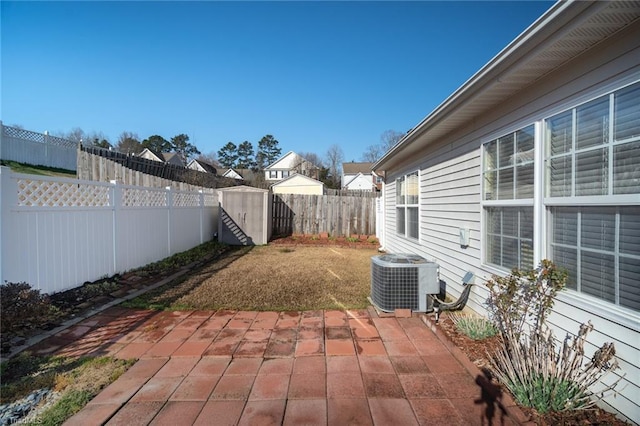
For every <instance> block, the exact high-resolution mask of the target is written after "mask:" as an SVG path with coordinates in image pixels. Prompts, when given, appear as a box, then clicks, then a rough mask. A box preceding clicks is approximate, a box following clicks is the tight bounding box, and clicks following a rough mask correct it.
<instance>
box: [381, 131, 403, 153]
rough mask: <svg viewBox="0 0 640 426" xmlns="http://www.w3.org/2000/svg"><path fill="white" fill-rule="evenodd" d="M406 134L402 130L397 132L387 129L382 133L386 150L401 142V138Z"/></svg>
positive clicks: (383, 145)
mask: <svg viewBox="0 0 640 426" xmlns="http://www.w3.org/2000/svg"><path fill="white" fill-rule="evenodd" d="M403 136H404V133H402V132H396V131H395V130H385V131H384V132H382V135H380V142H381V144H382V149H383V150H384V152H387V151H389V150H390V149H391V148H393V146H394V145H395V144H397V143H398V142H400V139H402V137H403Z"/></svg>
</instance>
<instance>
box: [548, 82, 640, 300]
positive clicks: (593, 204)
mask: <svg viewBox="0 0 640 426" xmlns="http://www.w3.org/2000/svg"><path fill="white" fill-rule="evenodd" d="M545 139H546V140H545V142H546V155H545V157H546V158H545V162H546V167H545V173H546V183H547V184H546V189H545V195H546V197H545V204H546V206H547V208H548V211H549V215H550V218H551V219H550V223H549V226H550V234H551V235H550V241H549V257H550V258H551V259H553V260H554V262H556V263H558V264H559V265H561V266H563V267H565V268H566V269H567V271H568V273H569V277H568V287H569V288H571V289H573V290H575V291H578V292H580V293H583V294H588V295H590V296H593V297H597V298H599V299H602V300H605V301H608V302H611V303H614V304H616V305H620V306H622V307H626V308H630V309H633V310H636V311H640V201H639V200H640V197H638V194H640V83H635V84H633V85H630V86H628V87H625V88H623V89H620V90H618V91H616V92H613V93H610V94H608V95H605V96H602V97H599V98H597V99H594V100H592V101H590V102H587V103H585V104H583V105H580V106H577V107H575V108H573V109H571V110H568V111H565V112H562V113H560V114H557V115H555V116H553V117H550V118H549V119H547V120H546V121H545Z"/></svg>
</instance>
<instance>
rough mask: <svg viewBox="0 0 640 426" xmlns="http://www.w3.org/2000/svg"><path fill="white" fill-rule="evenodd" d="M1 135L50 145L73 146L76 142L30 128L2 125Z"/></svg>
mask: <svg viewBox="0 0 640 426" xmlns="http://www.w3.org/2000/svg"><path fill="white" fill-rule="evenodd" d="M2 136H3V137H8V138H15V139H23V140H26V141H30V142H39V143H49V144H51V145H59V146H64V147H70V148H73V147H75V146H76V143H75V142H73V141H70V140H68V139H63V138H59V137H57V136H47V135H45V134H44V133H38V132H32V131H31V130H24V129H18V128H16V127H11V126H2Z"/></svg>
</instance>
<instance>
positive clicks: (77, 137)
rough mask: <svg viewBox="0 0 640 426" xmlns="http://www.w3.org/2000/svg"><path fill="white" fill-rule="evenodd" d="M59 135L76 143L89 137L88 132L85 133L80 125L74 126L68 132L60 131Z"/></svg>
mask: <svg viewBox="0 0 640 426" xmlns="http://www.w3.org/2000/svg"><path fill="white" fill-rule="evenodd" d="M58 135H59V136H60V137H61V138H63V139H67V140H70V141H73V142H75V143H79V142H84V141H86V139H87V137H86V134H85V133H84V130H82V129H81V128H80V127H74V128H73V129H71V130H70V131H68V132H66V133H65V132H59V133H58Z"/></svg>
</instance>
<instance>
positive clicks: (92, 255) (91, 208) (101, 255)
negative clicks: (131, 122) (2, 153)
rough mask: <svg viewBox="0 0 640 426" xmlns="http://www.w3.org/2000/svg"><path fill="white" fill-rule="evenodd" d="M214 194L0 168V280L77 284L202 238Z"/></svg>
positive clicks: (213, 213) (211, 225)
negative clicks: (16, 171)
mask: <svg viewBox="0 0 640 426" xmlns="http://www.w3.org/2000/svg"><path fill="white" fill-rule="evenodd" d="M218 209H219V208H218V199H217V192H214V193H205V192H202V191H200V192H193V191H178V190H174V189H166V188H165V189H161V188H146V187H137V186H131V185H121V184H118V183H104V182H92V181H83V180H76V179H65V178H51V177H44V176H36V175H23V174H17V173H13V172H11V170H10V169H9V168H8V167H0V214H1V215H2V222H1V223H0V282H4V281H9V282H22V281H24V282H28V283H29V284H31V285H32V286H33V287H34V288H37V289H39V290H41V291H42V292H43V293H55V292H59V291H64V290H67V289H70V288H73V287H77V286H79V285H81V284H82V283H84V282H86V281H94V280H96V279H99V278H101V277H103V276H110V275H113V274H115V273H119V272H124V271H127V270H130V269H133V268H137V267H140V266H143V265H146V264H148V263H151V262H155V261H157V260H160V259H163V258H165V257H167V256H170V255H172V254H174V253H178V252H181V251H184V250H188V249H190V248H192V247H195V246H197V245H198V244H201V243H203V242H205V241H209V240H210V239H211V238H212V237H213V235H214V233H216V232H217V228H218Z"/></svg>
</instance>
